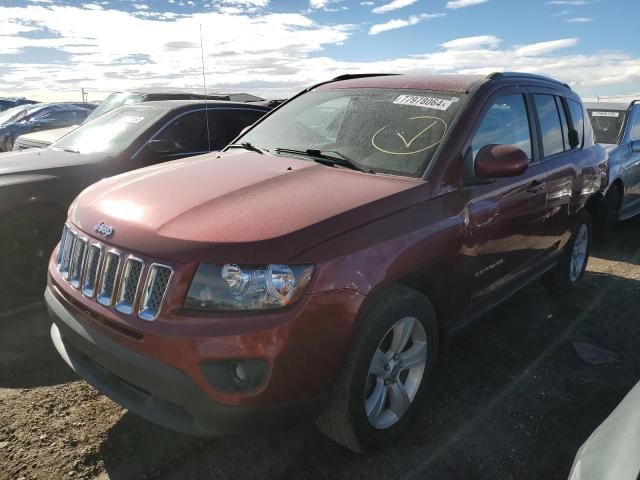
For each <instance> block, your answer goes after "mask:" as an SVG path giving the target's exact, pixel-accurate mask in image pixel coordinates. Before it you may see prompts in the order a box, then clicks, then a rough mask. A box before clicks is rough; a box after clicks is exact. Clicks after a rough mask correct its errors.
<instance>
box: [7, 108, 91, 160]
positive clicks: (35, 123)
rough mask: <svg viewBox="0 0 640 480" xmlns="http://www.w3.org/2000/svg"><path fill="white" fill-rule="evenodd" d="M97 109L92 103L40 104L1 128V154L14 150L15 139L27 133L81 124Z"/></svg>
mask: <svg viewBox="0 0 640 480" xmlns="http://www.w3.org/2000/svg"><path fill="white" fill-rule="evenodd" d="M94 108H96V105H94V104H92V103H39V104H37V105H35V106H33V107H30V108H28V109H26V110H25V114H24V115H22V116H19V117H17V118H14V119H13V120H12V121H10V122H8V123H5V124H4V125H2V126H1V127H0V152H7V151H10V150H12V149H13V143H14V142H15V139H16V138H17V137H19V136H20V135H22V134H24V133H27V132H35V131H38V130H48V129H51V128H57V127H69V126H72V125H79V124H81V123H82V122H83V121H84V119H85V118H87V116H88V115H89V114H90V113H91V111H92V110H93V109H94Z"/></svg>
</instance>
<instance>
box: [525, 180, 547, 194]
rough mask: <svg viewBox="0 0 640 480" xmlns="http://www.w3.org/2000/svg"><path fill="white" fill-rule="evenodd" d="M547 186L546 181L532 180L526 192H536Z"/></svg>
mask: <svg viewBox="0 0 640 480" xmlns="http://www.w3.org/2000/svg"><path fill="white" fill-rule="evenodd" d="M545 188H547V182H542V181H540V180H534V181H533V182H531V183H530V184H529V186H528V187H527V192H529V193H538V192H539V191H540V190H544V189H545Z"/></svg>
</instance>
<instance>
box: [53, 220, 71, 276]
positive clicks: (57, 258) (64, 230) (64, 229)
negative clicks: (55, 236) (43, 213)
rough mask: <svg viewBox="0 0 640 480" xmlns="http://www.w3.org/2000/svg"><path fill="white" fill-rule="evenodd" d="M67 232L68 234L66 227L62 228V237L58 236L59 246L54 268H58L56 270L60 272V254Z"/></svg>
mask: <svg viewBox="0 0 640 480" xmlns="http://www.w3.org/2000/svg"><path fill="white" fill-rule="evenodd" d="M68 232H69V229H68V228H67V226H66V225H65V226H64V227H62V235H61V236H60V245H58V253H57V254H56V266H57V267H58V270H60V265H61V264H62V253H63V252H64V242H65V239H66V238H67V233H68Z"/></svg>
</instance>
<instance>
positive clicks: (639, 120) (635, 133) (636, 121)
mask: <svg viewBox="0 0 640 480" xmlns="http://www.w3.org/2000/svg"><path fill="white" fill-rule="evenodd" d="M636 140H640V110H637V109H636V112H635V115H634V117H633V124H632V125H631V141H636Z"/></svg>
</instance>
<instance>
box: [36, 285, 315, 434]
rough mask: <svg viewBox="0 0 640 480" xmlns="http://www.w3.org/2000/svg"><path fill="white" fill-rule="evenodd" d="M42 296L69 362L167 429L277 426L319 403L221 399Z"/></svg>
mask: <svg viewBox="0 0 640 480" xmlns="http://www.w3.org/2000/svg"><path fill="white" fill-rule="evenodd" d="M45 300H46V303H47V307H48V309H49V312H50V314H51V317H52V319H53V325H52V326H51V338H52V340H53V343H54V345H55V347H56V349H57V350H58V352H59V353H60V355H61V356H62V358H63V359H64V360H65V361H66V362H67V363H68V364H69V366H70V367H71V368H72V369H73V370H75V371H76V372H77V373H78V374H79V375H80V376H81V377H83V378H84V379H85V380H86V381H87V382H88V383H89V384H91V385H92V386H93V387H95V388H96V389H97V390H99V391H101V392H102V393H104V394H106V395H107V396H108V397H110V398H111V399H113V400H114V401H116V402H117V403H119V404H120V405H122V406H124V407H126V408H128V409H129V410H131V411H132V412H134V413H136V414H138V415H140V416H142V417H144V418H146V419H147V420H150V421H152V422H154V423H157V424H160V425H163V426H165V427H167V428H170V429H172V430H176V431H179V432H183V433H188V434H193V435H226V434H235V433H243V432H248V431H261V430H268V429H272V428H282V427H284V426H287V425H291V424H294V423H296V422H297V421H298V419H300V418H301V417H305V418H307V419H309V418H314V416H315V415H317V413H318V412H319V409H320V408H321V406H322V400H321V399H312V400H306V401H298V402H296V403H295V404H291V405H277V406H267V407H258V406H235V405H225V404H221V403H219V402H216V401H215V400H213V399H212V398H211V396H210V395H208V394H207V393H206V392H204V391H203V390H202V389H201V388H200V386H199V385H198V384H197V383H196V382H194V381H193V379H192V378H191V377H190V376H189V375H187V374H186V373H184V372H183V371H182V370H180V369H178V368H175V367H172V366H170V365H167V364H164V363H161V362H159V361H157V360H154V359H152V358H150V357H148V356H145V355H141V354H140V353H138V352H136V351H134V350H132V349H130V348H126V347H124V346H123V345H121V344H120V343H118V342H116V341H114V340H112V339H111V338H109V337H108V336H106V335H104V334H102V333H100V332H99V331H98V330H97V329H94V328H91V327H90V325H89V324H88V323H90V321H91V319H90V317H88V316H86V314H83V313H82V312H81V311H80V310H79V309H75V307H72V306H71V305H65V304H63V300H61V299H59V298H58V297H57V296H56V295H55V294H54V293H53V291H52V287H51V286H49V287H48V288H47V290H46V292H45ZM74 309H75V310H74ZM83 316H85V317H86V318H82V317H83Z"/></svg>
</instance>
